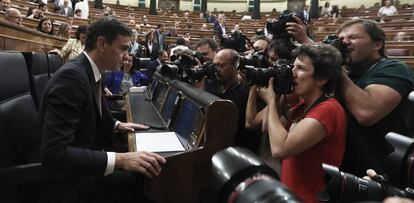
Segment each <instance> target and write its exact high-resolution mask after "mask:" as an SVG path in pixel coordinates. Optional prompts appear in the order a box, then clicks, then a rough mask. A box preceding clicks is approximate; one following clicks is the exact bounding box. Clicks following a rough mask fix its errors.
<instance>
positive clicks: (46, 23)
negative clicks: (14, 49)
mask: <svg viewBox="0 0 414 203" xmlns="http://www.w3.org/2000/svg"><path fill="white" fill-rule="evenodd" d="M37 31H39V32H42V33H45V34H48V35H53V22H52V20H50V19H49V18H43V19H42V20H40V22H39V24H38V25H37Z"/></svg>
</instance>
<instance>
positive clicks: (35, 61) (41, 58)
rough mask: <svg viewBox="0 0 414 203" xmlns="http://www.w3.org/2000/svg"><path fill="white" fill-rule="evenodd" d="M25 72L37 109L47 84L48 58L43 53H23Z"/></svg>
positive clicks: (48, 77)
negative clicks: (26, 71) (27, 75)
mask: <svg viewBox="0 0 414 203" xmlns="http://www.w3.org/2000/svg"><path fill="white" fill-rule="evenodd" d="M23 55H24V57H25V60H26V64H27V70H28V73H29V81H30V87H31V93H32V96H33V98H34V100H35V103H36V106H37V107H39V104H40V100H41V98H42V95H43V92H44V90H45V88H46V85H47V83H48V82H49V79H50V76H49V68H48V58H47V57H48V56H47V54H46V53H43V52H26V53H23Z"/></svg>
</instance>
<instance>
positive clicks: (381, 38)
mask: <svg viewBox="0 0 414 203" xmlns="http://www.w3.org/2000/svg"><path fill="white" fill-rule="evenodd" d="M355 24H361V25H362V26H363V27H364V29H365V32H367V33H368V35H369V36H370V37H371V39H372V41H373V42H382V47H381V49H380V50H379V54H380V55H381V56H383V57H385V39H386V38H385V33H384V30H382V29H381V28H380V27H379V26H378V23H377V22H375V21H372V20H364V19H356V20H349V21H346V22H344V23H343V24H342V25H341V26H340V27H339V29H338V32H337V34H339V33H341V32H342V30H344V29H346V28H348V27H351V26H352V25H355Z"/></svg>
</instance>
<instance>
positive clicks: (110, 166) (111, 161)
mask: <svg viewBox="0 0 414 203" xmlns="http://www.w3.org/2000/svg"><path fill="white" fill-rule="evenodd" d="M83 53H84V54H85V56H86V58H87V59H88V60H89V63H91V66H92V71H93V76H94V78H95V82H98V81H99V80H101V73H100V72H99V69H98V66H96V64H95V62H93V60H92V59H91V58H90V57H89V55H88V54H87V53H86V52H83ZM118 124H119V121H117V122H116V123H115V127H116V126H117V125H118ZM106 154H107V157H108V159H107V162H106V169H105V174H104V175H109V174H111V173H113V172H114V169H115V152H106Z"/></svg>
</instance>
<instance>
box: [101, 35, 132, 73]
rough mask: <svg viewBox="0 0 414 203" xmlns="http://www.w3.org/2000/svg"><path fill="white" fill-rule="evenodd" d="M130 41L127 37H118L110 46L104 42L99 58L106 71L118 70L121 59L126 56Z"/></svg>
mask: <svg viewBox="0 0 414 203" xmlns="http://www.w3.org/2000/svg"><path fill="white" fill-rule="evenodd" d="M130 39H131V38H130V37H129V36H122V35H118V37H117V38H115V40H114V41H113V42H112V43H111V44H109V42H108V41H106V40H105V42H104V48H103V50H102V52H101V53H102V55H101V56H102V59H103V60H104V61H105V63H104V64H105V65H106V69H107V70H112V71H116V70H118V69H119V67H120V66H121V64H122V62H123V57H124V56H125V55H127V54H128V48H129V43H130Z"/></svg>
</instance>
